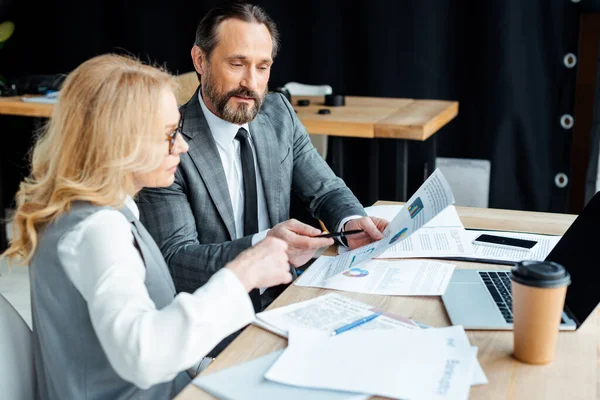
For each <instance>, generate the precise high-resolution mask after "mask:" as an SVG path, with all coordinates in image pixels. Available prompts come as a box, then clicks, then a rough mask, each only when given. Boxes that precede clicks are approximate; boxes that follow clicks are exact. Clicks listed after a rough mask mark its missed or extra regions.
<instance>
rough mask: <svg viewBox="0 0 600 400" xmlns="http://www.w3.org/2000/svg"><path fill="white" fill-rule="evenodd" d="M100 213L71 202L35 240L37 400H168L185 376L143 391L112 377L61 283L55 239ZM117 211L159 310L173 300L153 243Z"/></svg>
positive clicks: (70, 290) (71, 290) (75, 297)
mask: <svg viewBox="0 0 600 400" xmlns="http://www.w3.org/2000/svg"><path fill="white" fill-rule="evenodd" d="M104 208H108V207H104ZM101 209H103V207H97V206H94V205H92V204H90V203H84V202H77V203H75V204H73V206H72V207H71V211H70V212H69V213H68V214H65V215H62V216H61V217H59V218H58V219H56V220H55V221H54V222H53V223H51V224H49V225H48V226H47V227H46V228H45V229H43V230H42V232H41V233H40V235H39V242H38V247H37V249H36V251H35V254H34V257H33V259H32V260H31V264H30V270H29V271H30V272H29V276H30V278H31V308H32V310H31V311H32V320H33V345H34V358H35V369H36V375H37V382H38V390H39V398H41V399H60V400H67V399H161V400H162V399H170V398H173V397H174V396H175V395H176V394H177V393H178V392H179V391H181V390H182V389H183V387H184V386H185V385H187V384H188V383H189V382H190V378H189V377H188V375H187V374H186V373H185V372H182V373H180V374H179V375H177V377H176V378H175V379H174V380H173V381H172V382H168V383H163V384H159V385H155V386H153V387H151V388H150V389H148V390H141V389H139V388H138V387H136V386H135V385H133V384H132V383H130V382H126V381H124V380H123V379H122V378H120V377H119V376H118V375H117V374H116V372H115V371H114V370H113V368H112V367H111V365H110V362H109V361H108V359H107V358H106V355H105V353H104V351H103V350H102V346H101V345H100V342H99V341H98V338H97V337H96V333H95V332H94V329H93V327H92V323H91V321H90V316H89V313H88V308H87V303H86V301H85V300H84V299H83V297H82V296H81V294H80V293H79V291H78V290H77V289H76V288H75V286H74V285H73V283H72V282H71V281H70V280H69V278H68V277H67V274H66V273H65V271H64V269H63V267H62V265H61V262H60V260H59V258H58V243H59V240H60V238H61V237H62V236H63V235H64V234H66V233H67V232H69V231H70V230H71V229H73V228H74V227H75V226H76V225H77V224H78V223H79V222H81V221H83V220H84V219H85V218H87V217H88V216H90V215H92V214H93V213H95V212H97V211H99V210H101ZM120 211H121V212H122V213H123V214H124V215H125V216H126V217H127V220H129V221H130V222H131V231H132V232H133V236H134V238H135V242H136V246H137V247H138V250H139V251H140V254H141V255H142V258H143V259H144V264H145V266H146V282H145V283H146V287H147V288H148V293H149V294H150V298H151V299H152V300H153V301H154V303H155V304H156V308H157V309H162V308H164V307H165V306H167V305H168V304H170V303H171V301H172V300H173V297H174V296H175V287H174V285H173V280H172V279H171V276H170V275H169V271H168V269H167V265H166V263H165V261H164V259H163V256H162V254H161V252H160V250H159V249H158V247H157V246H156V243H155V242H154V240H153V239H152V237H151V236H150V235H149V234H148V231H146V229H145V228H144V227H143V225H142V224H141V223H140V222H139V221H138V220H137V219H136V218H135V216H134V215H133V214H132V213H131V211H129V209H128V208H127V207H124V208H123V209H122V210H120ZM84 267H85V266H84Z"/></svg>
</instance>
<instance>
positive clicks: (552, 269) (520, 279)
mask: <svg viewBox="0 0 600 400" xmlns="http://www.w3.org/2000/svg"><path fill="white" fill-rule="evenodd" d="M512 280H513V281H515V282H517V283H520V284H522V285H526V286H534V287H540V288H555V287H561V286H568V285H569V284H570V283H571V276H570V275H569V273H568V272H567V270H566V269H565V268H564V267H563V266H562V265H560V264H558V263H555V262H552V261H529V260H525V261H521V262H519V263H517V265H516V266H515V267H514V268H513V269H512Z"/></svg>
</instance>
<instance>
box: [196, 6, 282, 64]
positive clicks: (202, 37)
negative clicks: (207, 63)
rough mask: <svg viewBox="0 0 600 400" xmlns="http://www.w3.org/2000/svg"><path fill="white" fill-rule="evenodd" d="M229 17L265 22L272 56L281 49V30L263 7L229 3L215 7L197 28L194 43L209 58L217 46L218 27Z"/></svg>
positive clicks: (257, 22) (245, 20)
mask: <svg viewBox="0 0 600 400" xmlns="http://www.w3.org/2000/svg"><path fill="white" fill-rule="evenodd" d="M227 19H239V20H240V21H244V22H251V23H256V24H264V25H265V26H266V27H267V30H268V31H269V33H270V34H271V40H272V41H273V51H272V52H271V57H272V58H273V59H274V58H275V56H276V55H277V51H278V50H279V31H278V30H277V25H275V22H273V20H272V19H271V17H269V16H268V15H267V13H266V12H265V10H263V9H262V8H261V7H259V6H256V5H253V4H248V3H227V4H222V5H218V6H216V7H214V8H213V9H211V10H210V11H209V12H208V14H206V15H205V16H204V18H202V21H200V23H199V24H198V27H197V28H196V40H195V42H194V44H195V45H196V46H198V47H200V48H201V49H202V51H203V52H204V54H205V55H206V57H207V58H208V59H210V55H211V53H212V51H213V50H214V49H215V47H217V44H218V41H219V37H218V32H217V31H218V28H219V25H220V24H221V22H223V21H225V20H227Z"/></svg>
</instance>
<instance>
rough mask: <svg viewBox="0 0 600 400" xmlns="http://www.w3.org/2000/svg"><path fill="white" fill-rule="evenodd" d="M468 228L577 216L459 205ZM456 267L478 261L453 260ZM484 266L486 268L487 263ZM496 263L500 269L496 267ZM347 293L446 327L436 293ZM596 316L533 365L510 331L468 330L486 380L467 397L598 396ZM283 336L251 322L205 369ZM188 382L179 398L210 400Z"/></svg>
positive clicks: (552, 227)
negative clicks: (515, 350) (546, 360)
mask: <svg viewBox="0 0 600 400" xmlns="http://www.w3.org/2000/svg"><path fill="white" fill-rule="evenodd" d="M378 204H384V203H383V202H381V203H378ZM457 210H458V214H459V215H460V217H461V220H462V221H463V224H464V225H465V226H466V227H473V228H488V229H498V230H516V231H527V232H539V233H553V234H562V233H564V232H565V231H566V229H567V228H568V227H569V225H570V224H571V223H572V221H573V220H574V219H575V216H572V215H564V214H547V213H532V212H519V211H506V210H494V209H476V208H466V207H457ZM455 264H457V265H458V268H478V267H482V266H481V265H480V264H476V263H467V262H455ZM483 268H490V265H485V266H483ZM498 268H502V267H500V266H498ZM327 291H328V290H326V289H316V288H299V287H296V286H293V285H292V286H290V287H289V288H288V289H287V290H286V291H285V292H284V293H283V294H282V295H281V296H280V297H279V298H277V300H276V301H275V302H274V303H273V304H272V305H271V306H270V307H269V309H272V308H276V307H281V306H284V305H288V304H292V303H296V302H299V301H303V300H308V299H311V298H314V297H316V296H319V295H322V294H324V293H326V292H327ZM343 294H344V295H345V296H348V297H351V298H354V299H357V300H360V301H363V302H366V303H369V304H371V305H373V306H377V307H381V308H383V309H385V310H387V311H390V312H395V313H399V314H401V315H405V316H407V317H410V318H413V319H415V320H418V321H420V322H423V323H426V324H429V325H432V326H437V327H441V326H448V325H449V320H448V317H447V315H446V312H445V310H444V306H443V304H442V301H441V299H440V298H439V297H433V298H427V297H400V296H397V297H394V296H377V295H366V294H359V293H348V292H344V293H343ZM599 328H600V318H599V314H598V311H596V312H594V313H593V314H592V315H591V316H590V317H589V319H588V320H587V321H586V322H585V324H584V325H583V326H582V327H581V328H580V329H579V330H578V331H577V332H561V333H560V334H559V338H558V345H557V354H556V359H555V360H554V362H553V363H551V364H550V365H547V366H531V365H526V364H522V363H520V362H518V361H515V360H514V359H513V358H512V357H511V352H512V344H513V343H512V332H503V331H468V332H467V333H468V336H469V339H470V341H471V343H472V344H473V345H474V346H478V347H479V351H478V359H479V362H480V363H481V365H482V367H483V369H484V371H485V373H486V375H487V377H488V379H489V383H488V384H487V385H482V386H474V387H473V388H472V389H471V393H470V398H471V399H486V400H487V399H527V400H529V399H596V398H598V396H599V395H600V391H599V389H598V385H599V384H600V368H599V366H600V354H599V351H600V329H599ZM286 345H287V341H286V340H285V339H283V338H280V337H279V336H276V335H274V334H272V333H270V332H267V331H265V330H263V329H261V328H257V327H255V326H249V327H248V328H246V329H245V330H244V332H242V334H240V336H239V337H238V338H237V339H236V340H235V341H234V342H233V343H232V344H231V345H230V346H229V347H227V348H226V349H225V350H224V351H223V352H222V353H221V354H220V355H219V357H217V359H216V360H215V361H214V362H213V363H212V364H211V365H210V367H209V368H208V369H207V370H206V371H204V372H203V374H210V373H211V372H215V371H218V370H220V369H223V368H227V367H229V366H232V365H236V364H239V363H242V362H245V361H248V360H251V359H254V358H256V357H259V356H261V355H264V354H267V353H270V352H272V351H275V350H278V349H282V348H284V347H285V346H286ZM212 398H213V397H212V396H210V395H208V394H206V393H205V392H204V391H202V390H201V389H199V388H197V387H195V386H193V385H192V384H190V385H189V386H188V387H186V388H185V389H184V390H183V391H182V392H181V393H180V395H179V396H177V397H176V399H177V400H197V399H212Z"/></svg>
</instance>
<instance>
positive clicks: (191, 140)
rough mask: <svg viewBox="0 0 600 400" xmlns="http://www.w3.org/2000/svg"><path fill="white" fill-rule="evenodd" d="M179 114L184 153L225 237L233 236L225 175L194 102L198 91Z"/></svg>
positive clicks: (204, 121)
mask: <svg viewBox="0 0 600 400" xmlns="http://www.w3.org/2000/svg"><path fill="white" fill-rule="evenodd" d="M198 90H199V89H198ZM181 114H182V116H183V118H184V120H183V129H182V130H183V134H184V136H186V138H187V139H188V145H189V146H190V149H189V150H188V155H189V157H190V159H191V160H192V162H193V163H194V165H195V166H196V169H197V170H198V172H199V174H200V177H201V178H202V180H203V181H204V185H206V189H207V190H208V193H209V194H210V197H211V199H212V201H213V203H214V204H215V206H216V207H217V210H218V211H219V214H220V216H221V218H222V219H223V222H224V223H225V226H226V227H227V231H228V232H229V236H230V237H231V239H232V240H233V239H235V237H236V231H235V220H234V217H233V208H232V206H231V197H230V196H229V188H228V187H227V178H226V177H225V171H224V170H223V164H222V163H221V156H219V151H218V150H217V144H216V143H215V139H214V138H213V136H212V133H211V132H210V128H209V126H208V123H207V122H206V118H205V117H204V114H203V113H202V109H201V107H200V102H199V101H198V91H196V93H195V94H194V96H192V98H191V99H190V101H189V102H188V103H187V104H185V105H184V106H182V107H181Z"/></svg>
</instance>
